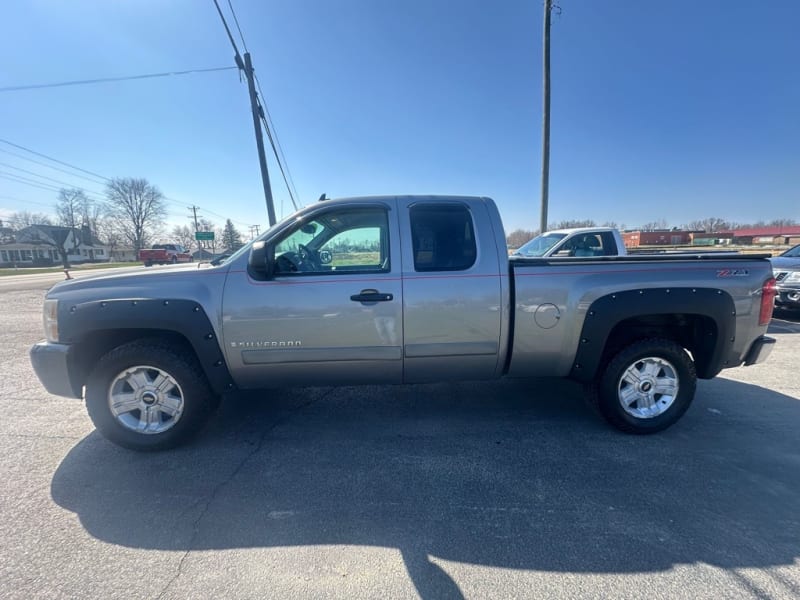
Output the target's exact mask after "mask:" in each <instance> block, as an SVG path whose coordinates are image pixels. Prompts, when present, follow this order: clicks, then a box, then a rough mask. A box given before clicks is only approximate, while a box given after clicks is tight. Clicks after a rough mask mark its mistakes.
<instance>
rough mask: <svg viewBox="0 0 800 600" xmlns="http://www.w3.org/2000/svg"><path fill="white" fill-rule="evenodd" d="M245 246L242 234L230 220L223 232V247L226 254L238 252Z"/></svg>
mask: <svg viewBox="0 0 800 600" xmlns="http://www.w3.org/2000/svg"><path fill="white" fill-rule="evenodd" d="M243 245H244V244H243V243H242V234H241V233H239V231H238V230H237V229H236V227H234V226H233V223H232V222H231V220H230V219H228V220H227V221H225V227H224V228H223V230H222V247H223V248H225V251H226V252H236V250H238V249H239V248H241V247H242V246H243Z"/></svg>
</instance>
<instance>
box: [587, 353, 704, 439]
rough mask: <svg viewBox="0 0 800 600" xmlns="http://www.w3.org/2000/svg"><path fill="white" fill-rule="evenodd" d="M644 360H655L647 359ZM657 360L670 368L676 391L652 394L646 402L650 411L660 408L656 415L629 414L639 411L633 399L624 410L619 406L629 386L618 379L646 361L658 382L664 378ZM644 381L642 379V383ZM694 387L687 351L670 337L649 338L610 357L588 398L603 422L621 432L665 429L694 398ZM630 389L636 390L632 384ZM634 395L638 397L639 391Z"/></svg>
mask: <svg viewBox="0 0 800 600" xmlns="http://www.w3.org/2000/svg"><path fill="white" fill-rule="evenodd" d="M647 359H656V360H651V361H648V360H647ZM659 359H660V360H659ZM656 361H658V362H656ZM660 361H666V363H667V364H668V365H669V367H671V369H669V367H668V368H667V370H671V371H672V374H674V378H672V379H674V380H675V381H677V385H678V392H677V394H675V395H673V396H668V395H661V394H658V393H652V400H650V402H651V403H652V405H653V406H655V408H653V409H651V410H656V411H657V410H663V412H661V413H660V414H656V415H654V416H647V417H641V416H637V415H634V414H631V412H639V407H638V404H637V402H633V403H631V404H630V405H629V409H628V410H626V409H625V407H624V406H623V400H622V399H621V397H620V396H621V395H622V393H623V392H624V388H627V387H628V386H629V384H628V383H626V382H623V381H622V377H623V375H625V373H626V372H627V371H628V369H635V370H637V371H638V369H639V368H643V366H644V365H646V364H650V365H651V367H652V369H654V370H656V371H657V373H658V374H657V375H656V377H663V379H660V380H658V381H668V380H669V379H668V378H667V373H666V372H665V369H663V368H660V366H659V363H660ZM659 369H660V370H659ZM647 383H648V382H646V381H643V382H642V386H645V385H647ZM623 386H624V388H623ZM696 388H697V373H696V372H695V368H694V362H692V359H691V358H690V357H689V355H688V354H687V352H686V351H685V350H684V349H683V348H682V347H681V346H680V345H679V344H677V343H675V342H673V341H672V340H667V339H662V338H649V339H644V340H640V341H638V342H634V343H633V344H631V345H629V346H627V347H625V348H623V349H622V350H620V351H619V352H618V353H617V354H616V355H615V356H614V357H613V358H612V359H611V361H610V362H609V363H608V365H607V366H606V368H605V370H604V371H603V372H602V374H601V375H600V377H599V380H598V381H597V383H596V384H595V385H594V386H592V387H591V392H590V401H591V403H592V404H594V405H595V406H596V408H597V410H598V411H599V412H600V414H601V415H602V416H603V417H604V418H605V420H606V421H608V422H609V423H610V424H611V425H613V426H614V427H616V428H617V429H619V430H621V431H624V432H626V433H634V434H647V433H656V432H658V431H663V430H664V429H667V428H668V427H670V426H671V425H673V424H674V423H675V422H677V421H678V419H680V418H681V417H682V416H683V414H684V413H685V412H686V410H687V409H688V408H689V406H690V405H691V403H692V400H693V399H694V394H695V389H696ZM643 389H646V391H650V390H652V389H654V388H653V384H652V383H651V384H650V387H647V388H643ZM634 390H636V388H635V387H634ZM635 395H639V396H641V394H635ZM670 397H671V398H673V399H672V400H671V403H669V402H670V401H669V398H670ZM662 401H663V405H665V406H667V408H666V409H662V408H661V407H659V406H658V405H659V404H660V403H662ZM644 406H645V408H643V409H642V410H643V411H646V410H648V408H647V404H645V405H644ZM629 411H631V412H629Z"/></svg>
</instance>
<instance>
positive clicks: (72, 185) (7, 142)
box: [0, 139, 249, 227]
mask: <svg viewBox="0 0 800 600" xmlns="http://www.w3.org/2000/svg"><path fill="white" fill-rule="evenodd" d="M0 142H2V143H4V144H8V145H9V146H13V147H14V148H19V149H20V150H24V151H25V152H29V153H31V154H35V155H36V156H41V157H42V158H45V159H47V160H50V161H53V162H56V163H58V164H60V165H64V166H66V167H69V168H70V169H75V170H77V171H80V172H82V173H88V174H89V175H93V176H94V177H98V178H100V179H102V180H104V181H106V182H109V181H111V178H110V177H106V176H105V175H100V174H99V173H95V172H93V171H89V170H87V169H82V168H81V167H78V166H75V165H73V164H70V163H68V162H64V161H62V160H59V159H57V158H53V157H52V156H48V155H47V154H43V153H41V152H37V151H36V150H31V149H30V148H26V147H25V146H22V145H20V144H15V143H14V142H9V141H8V140H4V139H0ZM0 152H5V153H8V154H11V155H13V156H17V157H18V158H23V159H25V160H30V161H32V162H35V163H36V164H40V165H42V166H44V167H48V168H51V169H56V170H58V171H62V172H64V173H66V174H67V175H74V176H75V177H82V176H81V175H77V174H71V173H69V172H68V171H64V170H63V169H58V168H57V167H53V166H50V165H47V164H45V163H41V162H39V161H35V160H33V159H32V158H26V157H25V156H22V155H19V154H15V153H13V152H9V151H8V150H3V149H2V148H0ZM0 164H3V163H0ZM7 166H11V165H7ZM11 168H12V169H18V170H20V171H25V170H24V169H20V168H19V167H11ZM25 172H27V173H30V174H32V175H35V176H36V177H41V178H43V179H50V180H51V181H54V182H56V183H60V184H63V185H67V186H69V187H80V186H76V185H74V184H71V183H67V182H64V181H61V180H58V179H53V178H51V177H45V176H44V175H39V174H38V173H34V172H32V171H25ZM8 175H9V176H12V177H16V178H20V176H19V175H15V174H14V173H8ZM0 176H3V175H0ZM3 177H4V178H5V179H9V177H6V176H3ZM21 179H25V180H27V181H19V180H14V179H10V181H16V182H17V183H24V184H25V185H31V186H33V187H39V188H41V189H44V190H47V191H54V192H58V191H60V188H57V187H55V186H52V185H49V184H46V183H44V182H41V181H36V180H33V179H28V178H26V177H23V178H21ZM83 179H87V178H86V177H83ZM89 181H92V180H89ZM29 182H32V183H29ZM95 183H101V182H99V181H95ZM34 184H37V185H34ZM43 186H47V187H43ZM81 189H84V191H85V192H87V193H89V194H92V195H95V196H98V197H99V198H100V199H105V198H104V196H103V193H102V192H98V191H96V190H86V189H85V188H81ZM163 198H164V201H165V202H170V203H172V204H175V205H178V206H186V202H180V201H179V200H175V199H174V198H170V197H169V196H163ZM198 208H199V209H201V210H203V211H205V212H207V213H209V214H212V215H214V216H216V217H219V218H220V219H227V218H229V217H225V216H223V215H220V214H219V213H215V212H213V211H211V210H208V209H207V208H203V207H198ZM231 221H232V222H234V223H237V224H239V225H243V226H245V227H249V223H245V222H244V221H236V220H233V219H231Z"/></svg>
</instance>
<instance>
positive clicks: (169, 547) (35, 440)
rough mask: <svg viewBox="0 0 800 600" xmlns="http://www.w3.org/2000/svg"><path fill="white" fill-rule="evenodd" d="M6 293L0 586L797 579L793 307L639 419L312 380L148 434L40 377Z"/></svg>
mask: <svg viewBox="0 0 800 600" xmlns="http://www.w3.org/2000/svg"><path fill="white" fill-rule="evenodd" d="M0 299H2V305H3V311H2V313H1V314H0V328H2V331H3V332H4V336H3V341H4V343H3V344H2V345H0V359H1V360H2V364H3V365H4V366H5V374H6V377H4V378H2V379H0V480H2V482H3V485H2V487H0V597H3V598H20V599H25V600H28V599H30V598H78V597H80V598H103V599H106V598H188V597H191V598H219V597H225V598H281V599H283V598H309V597H312V598H320V597H326V598H348V599H349V598H395V597H397V598H415V597H422V598H428V599H433V598H435V599H439V598H511V597H517V598H609V597H624V598H693V599H694V598H797V597H798V596H800V560H799V559H800V512H799V511H798V508H800V447H799V446H798V431H799V430H800V384H798V379H797V372H798V362H797V361H798V357H800V335H798V334H800V322H798V319H796V318H795V317H792V316H791V315H782V319H783V320H782V321H780V322H778V321H776V322H775V324H774V325H773V328H777V329H780V330H781V332H779V333H776V336H777V337H778V338H779V343H778V346H777V348H776V349H775V352H774V353H773V356H772V357H771V361H770V363H769V365H761V366H757V367H750V368H746V369H745V368H742V369H735V370H731V371H727V372H726V374H725V377H724V378H718V379H716V380H714V381H711V382H701V384H700V386H699V393H698V398H697V401H696V402H695V404H694V405H693V406H692V408H691V409H690V411H689V412H688V413H687V415H686V417H685V418H684V420H683V421H681V423H679V424H678V425H677V426H675V427H674V428H672V429H671V430H669V431H667V432H665V433H663V434H660V435H657V436H651V437H633V436H626V435H622V434H619V433H617V432H615V431H613V430H611V429H609V428H608V427H606V426H605V425H604V424H603V423H602V422H601V421H600V420H599V419H598V418H596V417H595V416H594V415H593V414H592V413H591V412H590V411H589V410H588V409H587V408H585V406H584V404H583V403H582V401H581V397H580V390H579V389H578V388H577V387H576V386H574V385H572V384H570V383H568V382H560V381H556V382H549V381H501V382H494V383H479V384H475V383H454V384H442V385H425V386H406V387H401V386H392V387H367V388H340V389H329V388H309V389H299V390H289V391H286V390H273V391H266V392H263V393H256V394H249V395H247V396H244V395H243V396H238V397H232V398H228V399H227V400H226V402H225V403H223V407H222V409H221V411H220V413H219V415H218V419H217V420H216V421H215V422H214V423H213V424H212V425H211V426H210V427H209V428H208V430H207V431H206V432H205V433H204V435H203V436H202V437H201V438H200V439H199V440H198V441H197V442H196V443H194V444H193V445H191V446H189V447H186V448H183V449H179V450H175V451H171V452H166V453H161V454H144V455H143V454H136V453H131V452H127V451H123V450H121V449H119V448H116V447H114V446H112V445H111V444H109V443H107V442H106V441H104V440H103V439H102V438H101V437H99V436H98V435H97V434H96V433H95V432H94V431H93V428H92V426H91V423H90V422H89V420H88V418H87V417H86V415H85V413H84V411H83V409H82V406H81V403H80V402H79V401H76V400H68V399H63V398H55V397H52V396H49V395H47V394H46V393H45V392H44V391H43V390H42V389H41V388H40V387H39V385H38V382H37V381H36V380H35V378H34V377H33V374H32V372H31V369H30V366H29V364H28V362H27V358H26V356H25V353H26V350H27V348H28V347H29V346H30V344H31V343H33V342H34V341H35V340H36V339H38V338H39V337H40V329H41V318H40V312H39V311H40V307H41V292H40V291H38V290H27V291H9V292H5V293H0ZM783 317H785V319H784V318H783Z"/></svg>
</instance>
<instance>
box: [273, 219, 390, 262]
mask: <svg viewBox="0 0 800 600" xmlns="http://www.w3.org/2000/svg"><path fill="white" fill-rule="evenodd" d="M390 269H391V266H390V264H389V224H388V216H387V212H386V209H383V208H377V207H376V208H371V207H370V208H341V209H339V210H331V211H328V212H324V213H322V214H317V215H315V216H314V218H313V219H312V220H309V221H304V222H302V223H299V224H298V225H296V226H295V227H294V228H293V229H292V230H290V231H289V232H288V233H287V234H286V235H285V236H284V237H283V239H282V240H281V241H280V242H279V243H278V244H277V245H276V246H275V271H276V274H279V275H305V274H313V275H325V274H331V275H332V274H337V273H385V272H388V271H389V270H390Z"/></svg>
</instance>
